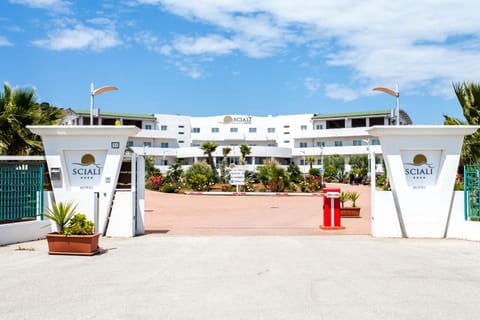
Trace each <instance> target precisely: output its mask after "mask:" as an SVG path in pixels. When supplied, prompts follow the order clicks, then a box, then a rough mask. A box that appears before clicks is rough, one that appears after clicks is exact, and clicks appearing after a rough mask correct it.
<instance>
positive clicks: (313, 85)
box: [303, 77, 321, 95]
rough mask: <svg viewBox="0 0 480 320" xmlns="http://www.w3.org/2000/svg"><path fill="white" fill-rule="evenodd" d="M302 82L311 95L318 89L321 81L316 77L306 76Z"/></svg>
mask: <svg viewBox="0 0 480 320" xmlns="http://www.w3.org/2000/svg"><path fill="white" fill-rule="evenodd" d="M303 84H304V85H305V88H307V90H308V94H309V95H312V94H314V93H315V92H317V91H318V89H320V85H321V82H320V79H318V78H313V77H307V78H305V79H304V80H303Z"/></svg>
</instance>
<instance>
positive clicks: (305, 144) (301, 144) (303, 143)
mask: <svg viewBox="0 0 480 320" xmlns="http://www.w3.org/2000/svg"><path fill="white" fill-rule="evenodd" d="M306 147H308V143H307V142H300V148H306Z"/></svg>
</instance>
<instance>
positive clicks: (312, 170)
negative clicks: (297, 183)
mask: <svg viewBox="0 0 480 320" xmlns="http://www.w3.org/2000/svg"><path fill="white" fill-rule="evenodd" d="M308 174H309V175H311V176H316V177H320V169H318V168H310V170H308Z"/></svg>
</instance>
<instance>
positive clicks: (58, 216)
mask: <svg viewBox="0 0 480 320" xmlns="http://www.w3.org/2000/svg"><path fill="white" fill-rule="evenodd" d="M76 208H77V205H74V203H73V201H70V202H59V203H57V202H54V203H53V205H52V209H50V208H49V209H47V211H46V212H44V213H43V215H44V216H45V217H47V218H48V219H50V220H52V221H53V222H55V223H56V225H57V231H58V233H64V230H65V227H66V226H67V225H68V223H69V222H70V220H72V218H73V216H74V215H75V213H76V212H75V209H76Z"/></svg>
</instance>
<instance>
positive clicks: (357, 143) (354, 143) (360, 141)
mask: <svg viewBox="0 0 480 320" xmlns="http://www.w3.org/2000/svg"><path fill="white" fill-rule="evenodd" d="M353 145H354V146H361V145H362V140H353Z"/></svg>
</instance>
